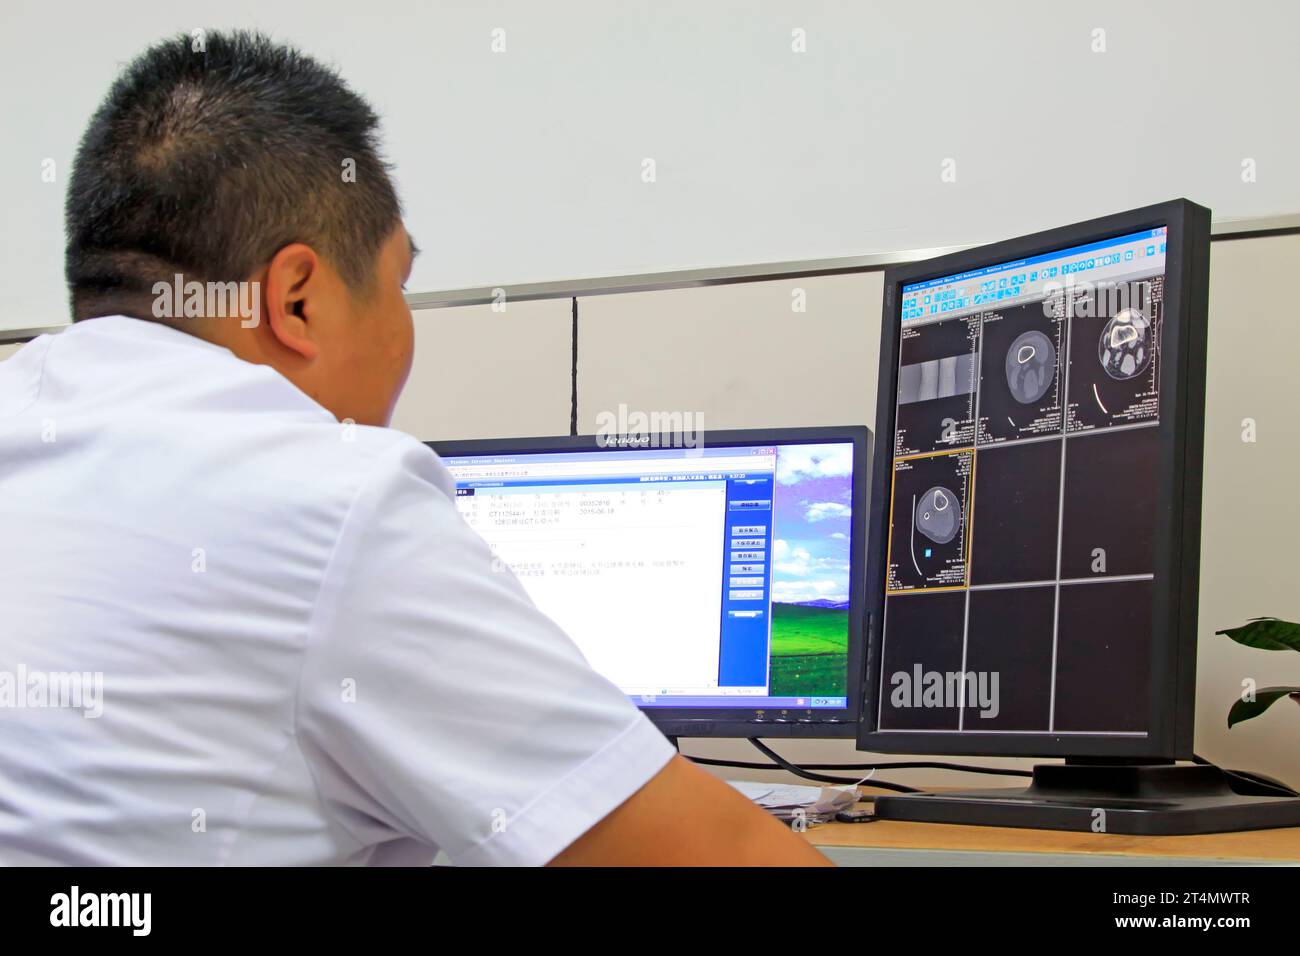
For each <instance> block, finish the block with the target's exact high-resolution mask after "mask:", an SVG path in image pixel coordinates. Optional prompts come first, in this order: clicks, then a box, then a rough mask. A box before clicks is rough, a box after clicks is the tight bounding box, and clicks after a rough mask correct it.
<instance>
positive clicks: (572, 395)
mask: <svg viewBox="0 0 1300 956" xmlns="http://www.w3.org/2000/svg"><path fill="white" fill-rule="evenodd" d="M570 334H571V335H572V336H573V355H572V357H571V358H570V363H571V368H570V374H571V375H572V379H571V380H570V382H569V434H570V435H576V434H578V297H577V296H576V295H575V296H574V297H573V327H572V330H571V331H570Z"/></svg>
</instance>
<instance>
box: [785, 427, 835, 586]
mask: <svg viewBox="0 0 1300 956" xmlns="http://www.w3.org/2000/svg"><path fill="white" fill-rule="evenodd" d="M852 468H853V446H852V445H846V444H837V445H786V446H784V447H781V448H779V450H778V452H777V459H776V494H775V495H774V497H775V499H776V500H775V502H774V503H773V508H774V509H775V514H774V518H775V528H774V529H773V542H772V597H773V600H776V601H779V602H781V603H785V604H803V603H807V602H809V601H818V600H820V601H834V602H844V601H848V599H849V503H850V499H851V497H852V484H851V473H852Z"/></svg>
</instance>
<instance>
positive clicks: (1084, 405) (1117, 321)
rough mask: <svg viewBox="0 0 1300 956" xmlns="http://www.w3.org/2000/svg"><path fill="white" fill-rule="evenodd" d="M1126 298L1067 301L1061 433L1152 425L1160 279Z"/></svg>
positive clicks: (1156, 390)
mask: <svg viewBox="0 0 1300 956" xmlns="http://www.w3.org/2000/svg"><path fill="white" fill-rule="evenodd" d="M1130 285H1132V286H1133V287H1134V288H1136V289H1138V291H1136V292H1135V293H1134V294H1132V295H1130V296H1128V297H1127V298H1122V297H1117V296H1109V295H1107V294H1106V292H1105V291H1101V290H1099V291H1096V292H1093V293H1091V294H1088V295H1084V296H1080V297H1078V298H1076V299H1074V300H1073V301H1072V310H1073V314H1072V315H1071V316H1070V335H1069V338H1070V357H1069V382H1068V387H1069V396H1068V405H1067V414H1066V430H1067V431H1069V432H1080V431H1087V430H1089V429H1094V428H1109V427H1113V426H1118V425H1134V424H1140V423H1142V422H1149V421H1155V420H1156V418H1157V417H1158V415H1159V396H1160V323H1161V315H1162V309H1163V307H1164V298H1163V293H1164V279H1163V277H1161V276H1154V277H1152V278H1149V279H1144V280H1141V283H1140V284H1139V283H1132V284H1130Z"/></svg>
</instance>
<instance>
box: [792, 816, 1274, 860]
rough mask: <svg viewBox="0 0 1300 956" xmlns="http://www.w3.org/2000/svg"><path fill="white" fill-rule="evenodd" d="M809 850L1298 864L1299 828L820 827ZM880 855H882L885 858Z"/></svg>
mask: <svg viewBox="0 0 1300 956" xmlns="http://www.w3.org/2000/svg"><path fill="white" fill-rule="evenodd" d="M804 835H805V836H806V837H807V838H808V840H809V841H810V842H811V843H813V845H815V846H818V847H825V848H827V849H835V848H854V849H859V850H877V851H909V850H935V851H941V852H946V853H958V854H979V855H982V856H984V857H989V856H996V855H997V854H1033V853H1038V854H1057V855H1062V854H1063V855H1069V856H1082V857H1086V858H1088V859H1089V860H1090V861H1093V862H1096V863H1101V862H1104V860H1105V858H1106V857H1108V856H1109V857H1115V858H1116V859H1115V862H1117V863H1118V862H1122V861H1123V860H1124V859H1125V858H1132V857H1145V858H1154V859H1158V860H1160V861H1162V862H1166V863H1170V864H1177V863H1178V862H1179V861H1180V860H1187V861H1191V860H1197V861H1203V862H1210V861H1216V860H1221V861H1224V862H1233V861H1247V860H1250V861H1260V862H1269V863H1300V827H1289V828H1286V829H1275V830H1243V831H1240V832H1237V833H1209V834H1202V835H1198V836H1129V835H1127V834H1120V833H1079V832H1074V831H1071V830H1023V829H1014V828H1010V827H976V826H957V825H953V824H947V823H907V822H904V821H901V820H877V821H874V822H872V823H825V824H821V825H820V826H814V827H809V828H808V830H807V831H806V832H805V834H804ZM884 855H887V853H886V854H884Z"/></svg>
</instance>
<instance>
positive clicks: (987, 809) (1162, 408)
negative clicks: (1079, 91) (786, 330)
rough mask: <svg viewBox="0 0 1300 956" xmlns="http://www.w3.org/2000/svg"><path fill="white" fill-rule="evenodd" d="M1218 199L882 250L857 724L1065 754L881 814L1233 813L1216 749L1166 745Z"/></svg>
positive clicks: (1119, 819)
mask: <svg viewBox="0 0 1300 956" xmlns="http://www.w3.org/2000/svg"><path fill="white" fill-rule="evenodd" d="M1209 218H1210V217H1209V211H1208V210H1206V209H1204V208H1202V207H1200V206H1196V205H1194V204H1192V203H1190V202H1187V201H1185V200H1180V201H1175V202H1169V203H1164V204H1161V205H1156V206H1150V207H1147V208H1143V209H1136V210H1133V211H1131V212H1125V213H1121V214H1118V215H1113V216H1108V217H1106V218H1103V219H1095V220H1092V221H1089V222H1083V223H1079V224H1077V225H1073V226H1067V227H1065V228H1060V229H1053V230H1050V231H1047V232H1042V233H1038V234H1036V235H1031V236H1026V237H1023V238H1020V239H1012V240H1008V241H1006V242H999V243H995V244H993V245H989V246H984V247H982V248H978V249H972V250H968V251H963V252H959V253H956V254H953V255H947V256H942V257H939V258H935V259H929V260H925V261H921V262H916V263H911V264H908V265H903V266H897V267H892V268H890V269H888V270H887V272H886V274H885V281H884V316H883V324H882V335H881V350H880V355H881V369H880V378H879V392H878V395H879V397H878V403H877V414H878V418H877V431H876V434H877V435H878V436H881V441H880V444H881V447H880V450H879V451H878V452H877V455H876V462H875V467H874V475H873V477H874V479H875V481H874V483H873V503H872V515H873V516H874V518H873V521H872V529H871V537H870V541H869V542H868V569H867V582H868V584H867V588H868V614H869V618H868V634H869V637H868V651H867V655H868V663H867V682H866V691H865V694H866V697H865V704H864V708H863V713H862V717H861V725H860V732H859V735H858V744H859V747H860V748H861V749H862V750H867V751H875V752H894V753H897V752H906V753H930V754H989V755H1008V756H1010V755H1018V756H1059V757H1065V758H1067V761H1066V764H1065V766H1064V767H1061V766H1047V767H1040V768H1036V770H1035V781H1034V785H1033V786H1031V788H1030V789H1029V790H1028V791H1025V792H1020V793H1018V794H1015V795H1013V796H1010V798H1008V793H1007V791H1001V792H1000V794H999V793H998V792H979V793H977V794H976V795H960V794H959V795H943V794H938V795H936V794H925V795H916V796H912V795H908V796H899V797H894V796H890V797H884V798H881V799H880V800H879V801H878V803H877V807H878V810H877V812H878V814H879V815H881V816H884V817H893V818H898V819H913V820H942V821H948V822H967V823H991V824H1004V825H1021V826H1046V827H1061V828H1071V827H1076V826H1077V827H1080V828H1095V821H1096V819H1097V818H1096V816H1095V814H1094V813H1093V811H1094V810H1095V809H1097V808H1098V807H1102V808H1104V807H1105V806H1110V807H1111V808H1112V810H1113V811H1114V812H1113V813H1112V814H1111V828H1112V829H1115V828H1117V827H1130V828H1132V829H1129V830H1128V831H1127V832H1191V830H1190V829H1188V828H1192V829H1195V828H1198V827H1199V828H1204V827H1207V826H1213V827H1214V828H1233V827H1236V826H1238V825H1240V824H1243V823H1248V821H1249V818H1250V813H1247V814H1244V815H1243V814H1241V813H1238V812H1237V810H1238V809H1239V808H1238V807H1236V805H1235V803H1234V797H1233V794H1232V793H1231V792H1230V791H1227V790H1226V788H1225V786H1224V781H1223V780H1222V779H1211V778H1212V777H1213V773H1214V772H1215V768H1199V767H1177V768H1175V767H1173V766H1172V764H1173V762H1174V761H1175V760H1177V759H1186V758H1191V757H1192V730H1193V716H1194V713H1193V698H1194V690H1195V661H1196V639H1197V627H1196V623H1197V575H1198V569H1199V561H1200V507H1201V455H1202V451H1201V450H1202V433H1203V424H1204V421H1203V409H1204V395H1205V364H1206V310H1207V289H1208V264H1209ZM1144 765H1145V768H1144ZM1098 768H1102V769H1098ZM1184 770H1185V771H1190V773H1181V771H1184ZM1176 771H1178V772H1176ZM1194 778H1195V779H1194ZM1084 793H1086V794H1088V795H1087V796H1084V795H1082V794H1084ZM1118 793H1124V794H1126V795H1127V796H1128V797H1132V798H1135V799H1136V798H1141V799H1145V798H1147V797H1151V798H1153V799H1152V800H1148V802H1147V803H1141V800H1140V799H1139V801H1138V804H1136V805H1135V804H1133V802H1132V801H1130V802H1129V803H1128V804H1125V803H1124V801H1122V800H1121V801H1119V802H1118V803H1116V802H1115V801H1111V802H1110V803H1109V804H1108V803H1107V802H1106V798H1107V796H1108V795H1109V796H1110V797H1115V796H1116V794H1118ZM1157 797H1158V798H1159V799H1155V798H1157ZM1184 797H1186V798H1188V800H1185V801H1184V800H1183V798H1184ZM1179 801H1183V802H1181V803H1180V802H1179ZM1189 801H1190V802H1189ZM1207 801H1208V802H1207ZM1157 803H1160V804H1163V806H1162V807H1158V806H1155V804H1157ZM1175 804H1177V806H1175ZM1192 804H1195V805H1194V806H1193V805H1192ZM1292 810H1294V808H1292ZM1164 811H1168V812H1164ZM1287 812H1290V811H1287ZM1251 813H1254V814H1256V815H1255V817H1254V819H1260V817H1259V816H1258V808H1255V809H1254V810H1252V811H1251ZM1254 825H1270V824H1267V823H1263V824H1260V823H1256V824H1254ZM1179 827H1181V828H1182V829H1181V830H1178V829H1177V828H1179ZM1144 828H1145V829H1144ZM1162 828H1163V829H1162ZM1169 828H1174V829H1169Z"/></svg>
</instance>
